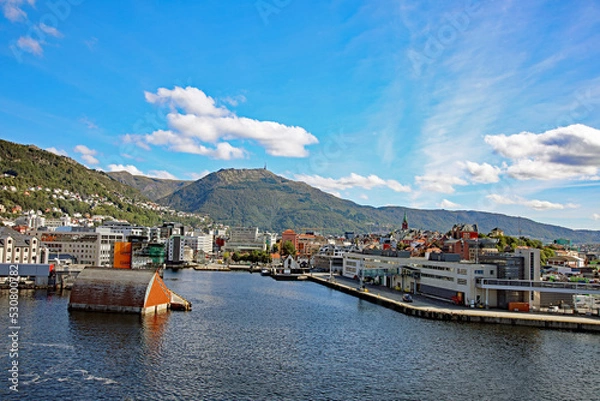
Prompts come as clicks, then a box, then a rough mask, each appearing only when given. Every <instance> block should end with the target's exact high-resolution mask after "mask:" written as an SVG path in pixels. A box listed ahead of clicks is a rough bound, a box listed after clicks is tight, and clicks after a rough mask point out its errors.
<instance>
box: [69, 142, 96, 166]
mask: <svg viewBox="0 0 600 401" xmlns="http://www.w3.org/2000/svg"><path fill="white" fill-rule="evenodd" d="M73 150H74V151H75V152H76V153H80V154H81V159H83V161H85V162H86V163H88V164H98V163H100V162H99V161H98V159H96V158H95V157H94V156H95V155H96V154H97V153H98V152H96V151H95V150H93V149H90V148H88V147H87V146H85V145H77V146H75V148H73Z"/></svg>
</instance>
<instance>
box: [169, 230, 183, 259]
mask: <svg viewBox="0 0 600 401" xmlns="http://www.w3.org/2000/svg"><path fill="white" fill-rule="evenodd" d="M184 261H185V237H184V236H183V235H171V236H170V237H169V239H168V241H167V260H166V262H167V263H174V264H177V263H183V262H184Z"/></svg>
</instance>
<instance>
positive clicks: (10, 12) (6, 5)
mask: <svg viewBox="0 0 600 401" xmlns="http://www.w3.org/2000/svg"><path fill="white" fill-rule="evenodd" d="M25 3H27V4H29V5H30V6H34V5H35V0H0V4H2V5H3V6H2V11H3V13H4V16H5V17H6V18H7V19H8V20H10V21H12V22H17V21H25V20H27V13H26V12H25V11H23V9H22V8H21V7H22V5H23V4H25Z"/></svg>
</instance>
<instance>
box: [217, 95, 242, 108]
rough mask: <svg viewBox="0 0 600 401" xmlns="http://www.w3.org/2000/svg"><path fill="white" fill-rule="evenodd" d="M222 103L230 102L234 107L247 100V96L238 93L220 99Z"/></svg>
mask: <svg viewBox="0 0 600 401" xmlns="http://www.w3.org/2000/svg"><path fill="white" fill-rule="evenodd" d="M220 100H221V102H222V103H226V104H229V105H231V106H233V107H235V106H237V105H238V104H240V103H245V102H246V96H244V95H237V96H226V97H223V98H221V99H220Z"/></svg>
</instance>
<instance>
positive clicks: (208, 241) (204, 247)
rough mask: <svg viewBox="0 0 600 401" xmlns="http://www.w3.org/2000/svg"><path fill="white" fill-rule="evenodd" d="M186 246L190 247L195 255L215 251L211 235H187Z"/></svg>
mask: <svg viewBox="0 0 600 401" xmlns="http://www.w3.org/2000/svg"><path fill="white" fill-rule="evenodd" d="M185 245H186V246H189V247H190V249H192V251H194V253H198V252H204V253H211V252H212V251H213V236H212V235H209V234H201V235H186V236H185Z"/></svg>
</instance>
